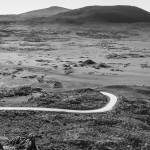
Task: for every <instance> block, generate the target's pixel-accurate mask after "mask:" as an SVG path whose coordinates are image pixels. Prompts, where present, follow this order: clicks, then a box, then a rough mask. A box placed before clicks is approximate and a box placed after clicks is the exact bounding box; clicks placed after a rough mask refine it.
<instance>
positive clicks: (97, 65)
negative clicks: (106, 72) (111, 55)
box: [94, 63, 111, 69]
mask: <svg viewBox="0 0 150 150" xmlns="http://www.w3.org/2000/svg"><path fill="white" fill-rule="evenodd" d="M94 68H95V69H100V68H111V66H110V65H108V64H106V63H100V64H96V65H94Z"/></svg>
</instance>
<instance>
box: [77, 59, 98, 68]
mask: <svg viewBox="0 0 150 150" xmlns="http://www.w3.org/2000/svg"><path fill="white" fill-rule="evenodd" d="M79 63H80V66H82V67H84V66H89V65H96V62H95V61H93V60H91V59H88V60H86V61H80V62H79Z"/></svg>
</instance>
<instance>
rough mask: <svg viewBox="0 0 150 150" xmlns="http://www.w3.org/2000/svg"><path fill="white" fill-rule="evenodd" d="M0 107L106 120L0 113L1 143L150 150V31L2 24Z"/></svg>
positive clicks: (58, 148) (109, 26) (94, 149)
mask: <svg viewBox="0 0 150 150" xmlns="http://www.w3.org/2000/svg"><path fill="white" fill-rule="evenodd" d="M0 37H1V38H0V56H1V57H0V106H33V107H39V106H42V107H54V108H55V107H56V108H68V109H83V110H85V109H86V110H87V109H94V108H97V107H98V108H100V107H103V106H104V105H105V104H106V103H107V98H106V97H105V96H104V95H101V94H100V93H99V92H98V91H100V90H102V91H108V92H111V93H113V94H115V95H117V96H118V98H119V101H118V104H117V105H116V106H115V108H114V110H113V111H111V112H108V113H104V114H89V115H83V114H65V113H41V112H39V113H35V112H24V111H23V112H20V111H13V112H9V111H1V112H0V136H2V140H1V138H0V141H1V143H4V145H7V144H8V143H7V142H6V141H5V140H4V137H8V138H9V139H12V138H14V137H16V136H27V135H28V134H30V133H33V134H35V135H37V137H38V138H37V140H36V143H37V145H38V146H39V147H40V148H41V149H43V150H49V149H50V150H63V149H65V150H67V149H68V150H69V149H70V150H77V149H78V150H79V149H85V150H99V149H102V150H127V149H131V150H144V148H145V149H147V150H148V149H150V122H149V120H150V118H149V117H150V88H149V87H150V79H149V75H150V40H149V39H150V28H149V24H138V23H137V24H101V25H95V26H94V25H91V26H90V25H89V26H73V25H72V26H63V25H62V26H60V25H49V24H42V25H32V26H31V25H25V24H24V25H23V24H1V25H0Z"/></svg>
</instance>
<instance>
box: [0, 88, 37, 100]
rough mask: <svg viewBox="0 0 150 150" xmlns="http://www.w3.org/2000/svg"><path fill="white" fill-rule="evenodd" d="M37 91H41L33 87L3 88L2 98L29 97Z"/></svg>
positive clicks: (0, 96)
mask: <svg viewBox="0 0 150 150" xmlns="http://www.w3.org/2000/svg"><path fill="white" fill-rule="evenodd" d="M37 90H38V91H39V89H38V88H32V87H31V86H18V87H2V88H1V89H0V98H4V97H14V96H27V95H30V94H31V93H32V92H34V91H37Z"/></svg>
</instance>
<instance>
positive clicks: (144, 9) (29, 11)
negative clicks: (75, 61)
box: [0, 5, 150, 16]
mask: <svg viewBox="0 0 150 150" xmlns="http://www.w3.org/2000/svg"><path fill="white" fill-rule="evenodd" d="M90 6H131V7H137V8H140V9H143V10H144V11H147V12H149V13H150V11H148V10H146V9H144V8H142V7H138V6H136V5H86V6H83V7H78V8H67V7H63V6H56V5H54V6H50V7H43V8H39V9H32V10H29V11H24V12H21V13H10V14H9V13H8V14H7V13H6V14H1V13H0V16H11V15H12V16H13V15H20V14H24V13H28V12H32V11H38V10H42V9H48V8H51V7H60V8H65V9H69V10H75V9H80V8H84V7H90Z"/></svg>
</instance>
